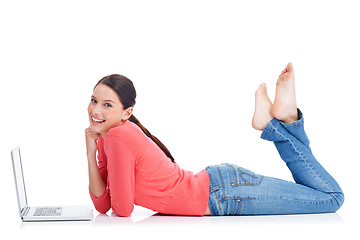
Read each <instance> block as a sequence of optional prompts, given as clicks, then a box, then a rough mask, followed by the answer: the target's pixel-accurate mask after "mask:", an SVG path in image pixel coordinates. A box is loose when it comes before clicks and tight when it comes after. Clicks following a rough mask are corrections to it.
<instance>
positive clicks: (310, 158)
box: [261, 112, 344, 211]
mask: <svg viewBox="0 0 360 240" xmlns="http://www.w3.org/2000/svg"><path fill="white" fill-rule="evenodd" d="M300 113H301V112H300ZM303 124H304V119H303V118H301V119H300V120H298V121H296V122H294V123H290V124H285V123H283V122H280V121H279V120H277V119H275V118H274V119H273V120H271V121H270V122H269V124H268V125H267V126H266V127H265V129H264V131H263V133H262V135H261V138H263V139H265V140H268V141H273V142H274V144H275V146H276V148H277V150H278V152H279V154H280V156H281V158H282V159H283V160H284V162H285V163H286V165H287V166H288V168H289V169H290V171H291V173H292V175H293V177H294V180H295V182H296V183H298V184H300V185H303V186H305V187H307V188H311V189H313V190H315V192H318V193H319V194H323V193H325V195H324V197H326V195H327V197H328V198H329V197H330V199H331V201H333V200H335V201H334V204H335V203H336V205H334V206H333V208H332V209H334V208H336V207H337V208H339V207H340V206H341V205H342V204H343V202H344V194H343V192H342V190H341V188H340V186H339V185H338V183H337V182H336V181H335V179H334V178H332V176H331V175H330V174H329V173H328V172H327V171H326V170H325V169H324V168H323V167H322V166H321V164H320V163H319V162H318V161H317V160H316V159H315V157H314V155H313V154H312V152H311V149H310V147H309V145H308V143H309V141H308V140H307V137H306V134H305V131H304V125H303ZM291 132H293V133H295V134H292V133H291ZM315 192H313V193H312V194H314V197H315V196H316V193H315ZM324 211H325V210H324Z"/></svg>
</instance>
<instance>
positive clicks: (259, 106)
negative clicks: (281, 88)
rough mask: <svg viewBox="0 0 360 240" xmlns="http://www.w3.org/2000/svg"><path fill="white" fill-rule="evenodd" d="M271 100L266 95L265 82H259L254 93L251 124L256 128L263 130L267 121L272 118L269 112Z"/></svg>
mask: <svg viewBox="0 0 360 240" xmlns="http://www.w3.org/2000/svg"><path fill="white" fill-rule="evenodd" d="M271 106H272V104H271V101H270V99H269V97H268V95H267V90H266V84H265V83H262V84H260V86H259V88H258V90H257V91H256V93H255V111H254V116H253V119H252V126H253V128H255V129H256V130H264V128H265V127H266V125H267V124H268V122H269V121H270V120H271V119H272V118H273V117H272V116H271V114H270V109H271Z"/></svg>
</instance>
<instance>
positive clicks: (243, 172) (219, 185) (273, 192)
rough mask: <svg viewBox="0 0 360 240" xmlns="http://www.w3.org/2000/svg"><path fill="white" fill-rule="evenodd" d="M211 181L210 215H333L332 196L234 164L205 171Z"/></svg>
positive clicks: (334, 204) (333, 202)
mask: <svg viewBox="0 0 360 240" xmlns="http://www.w3.org/2000/svg"><path fill="white" fill-rule="evenodd" d="M206 170H207V171H208V173H209V177H210V194H209V207H210V210H211V215H215V216H216V215H217V216H218V215H269V214H273V215H277V214H306V213H326V212H334V211H336V210H337V209H338V208H339V204H338V203H337V201H336V200H335V199H334V198H333V197H332V196H331V195H329V194H327V193H324V192H321V191H317V190H314V189H312V188H309V187H306V186H303V185H301V184H296V183H292V182H288V181H284V180H280V179H276V178H271V177H266V176H261V175H258V174H255V173H253V172H251V171H249V170H247V169H244V168H241V167H238V166H236V165H233V164H221V165H216V166H209V167H207V168H206Z"/></svg>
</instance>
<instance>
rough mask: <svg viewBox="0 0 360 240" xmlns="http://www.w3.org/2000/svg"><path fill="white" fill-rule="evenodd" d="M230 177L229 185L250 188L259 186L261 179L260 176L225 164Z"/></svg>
mask: <svg viewBox="0 0 360 240" xmlns="http://www.w3.org/2000/svg"><path fill="white" fill-rule="evenodd" d="M227 166H228V169H229V172H232V173H231V174H229V176H231V180H230V185H231V186H232V187H235V186H252V185H259V184H260V183H261V181H262V179H263V176H262V175H259V174H256V173H254V172H252V171H250V170H248V169H245V168H242V167H238V166H236V165H233V164H227Z"/></svg>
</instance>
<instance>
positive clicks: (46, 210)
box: [34, 207, 62, 216]
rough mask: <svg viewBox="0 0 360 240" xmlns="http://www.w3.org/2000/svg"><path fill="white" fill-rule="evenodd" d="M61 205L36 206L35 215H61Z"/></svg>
mask: <svg viewBox="0 0 360 240" xmlns="http://www.w3.org/2000/svg"><path fill="white" fill-rule="evenodd" d="M61 211H62V208H61V207H39V208H36V210H35V213H34V216H60V215H61Z"/></svg>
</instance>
